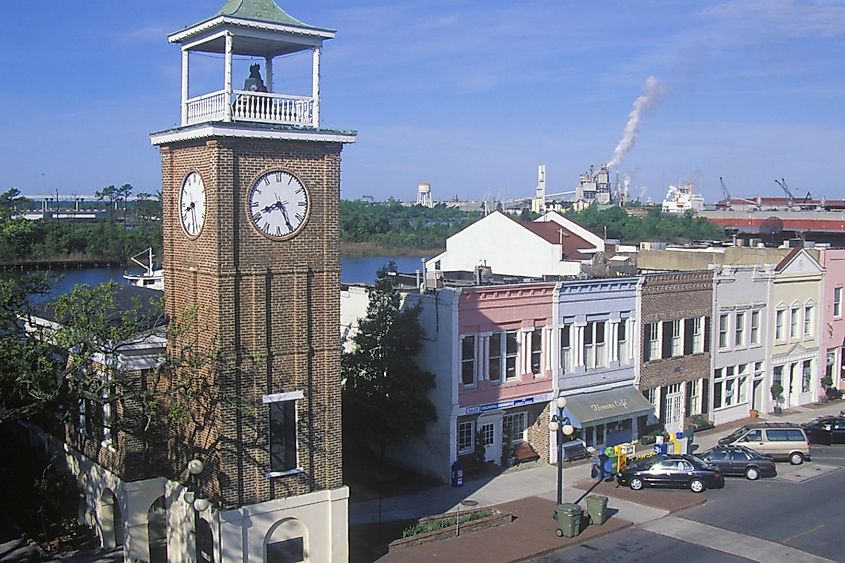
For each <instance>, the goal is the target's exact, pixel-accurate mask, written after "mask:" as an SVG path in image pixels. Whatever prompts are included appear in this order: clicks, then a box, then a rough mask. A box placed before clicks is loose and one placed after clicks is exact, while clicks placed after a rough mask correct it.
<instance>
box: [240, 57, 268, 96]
mask: <svg viewBox="0 0 845 563" xmlns="http://www.w3.org/2000/svg"><path fill="white" fill-rule="evenodd" d="M244 90H246V91H247V92H266V91H267V87H266V86H265V85H264V81H263V80H262V79H261V66H260V65H259V64H258V63H255V64H254V65H250V67H249V78H247V79H246V80H244Z"/></svg>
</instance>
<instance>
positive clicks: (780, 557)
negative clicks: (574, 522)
mask: <svg viewBox="0 0 845 563" xmlns="http://www.w3.org/2000/svg"><path fill="white" fill-rule="evenodd" d="M812 456H813V461H812V462H808V463H805V464H803V465H800V466H790V465H789V464H787V463H779V464H778V473H779V475H778V477H776V478H773V479H763V480H760V481H754V482H752V481H747V480H745V479H742V478H731V479H729V480H728V482H727V484H726V486H725V489H724V490H723V493H725V494H720V495H715V494H714V495H711V496H709V497H708V499H707V502H706V503H705V504H703V505H701V506H698V507H693V508H689V509H686V510H683V511H681V512H678V513H675V514H673V515H670V516H667V517H664V518H661V519H658V520H651V521H648V522H643V523H640V524H638V525H636V527H634V528H629V529H627V530H622V531H620V532H618V533H615V534H613V535H612V536H607V537H603V538H599V539H596V540H591V541H589V542H586V543H584V544H582V545H579V546H575V547H570V548H567V549H564V550H561V551H558V552H557V553H554V554H550V555H547V556H545V557H541V558H538V559H537V561H540V562H543V563H551V562H555V561H608V562H612V561H649V562H654V563H660V562H664V561H665V562H667V563H668V562H676V561H678V560H679V559H681V558H682V559H683V560H684V561H685V563H690V562H693V561H702V562H704V561H714V562H715V561H720V562H721V561H739V560H746V561H747V560H750V561H760V562H766V563H769V562H777V561H783V562H790V563H793V562H796V561H801V562H802V563H803V562H819V563H821V562H827V561H845V552H843V550H842V547H841V546H842V539H841V535H840V534H841V524H840V523H841V518H842V496H841V495H842V493H843V490H845V471H842V469H843V467H845V446H843V445H836V446H813V447H812ZM667 492H668V491H667Z"/></svg>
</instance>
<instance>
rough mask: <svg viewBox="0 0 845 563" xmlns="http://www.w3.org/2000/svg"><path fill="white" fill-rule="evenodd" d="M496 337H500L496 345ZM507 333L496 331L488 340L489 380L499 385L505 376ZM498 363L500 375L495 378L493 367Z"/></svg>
mask: <svg viewBox="0 0 845 563" xmlns="http://www.w3.org/2000/svg"><path fill="white" fill-rule="evenodd" d="M494 339H498V340H499V342H498V345H494V344H495V343H494ZM504 343H505V333H504V332H494V333H493V334H491V335H490V338H489V340H488V346H487V348H488V354H489V355H488V357H487V380H488V381H489V382H490V383H492V384H494V385H498V384H500V383H501V382H502V378H503V377H504V373H505V351H504V347H505V344H504ZM497 364H498V366H497V367H498V370H497V371H498V376H497V378H496V379H493V377H492V373H493V369H492V367H493V366H494V365H497Z"/></svg>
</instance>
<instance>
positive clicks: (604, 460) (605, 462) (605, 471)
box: [599, 451, 613, 481]
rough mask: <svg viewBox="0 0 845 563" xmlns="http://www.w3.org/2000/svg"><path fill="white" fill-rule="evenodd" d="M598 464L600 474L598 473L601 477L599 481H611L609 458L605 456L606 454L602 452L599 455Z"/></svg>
mask: <svg viewBox="0 0 845 563" xmlns="http://www.w3.org/2000/svg"><path fill="white" fill-rule="evenodd" d="M599 462H600V463H601V473H600V475H601V477H600V478H599V479H600V480H602V479H603V480H606V481H612V480H613V477H611V475H610V458H609V457H608V456H607V454H606V453H605V452H604V451H602V452H601V454H599ZM605 478H606V479H605Z"/></svg>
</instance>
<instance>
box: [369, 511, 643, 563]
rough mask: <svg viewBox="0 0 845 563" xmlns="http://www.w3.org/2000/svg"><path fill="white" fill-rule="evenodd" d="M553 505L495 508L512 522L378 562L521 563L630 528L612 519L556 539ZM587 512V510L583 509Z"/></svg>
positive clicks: (395, 553) (388, 557)
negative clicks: (516, 562)
mask: <svg viewBox="0 0 845 563" xmlns="http://www.w3.org/2000/svg"><path fill="white" fill-rule="evenodd" d="M554 506H555V503H554V502H553V501H550V500H546V499H543V498H539V497H527V498H524V499H521V500H517V501H514V502H508V503H505V504H501V505H498V506H496V507H495V508H498V509H500V510H504V511H508V512H511V513H512V514H513V515H514V517H515V518H514V521H513V522H512V523H510V524H507V525H505V526H499V527H497V528H489V529H486V530H479V531H477V532H472V533H468V534H466V535H462V536H460V537H456V538H451V539H448V540H443V541H438V542H433V543H429V544H425V545H421V546H417V547H412V548H405V549H402V550H400V551H395V552H393V553H388V554H387V555H385V556H384V557H382V558H380V559H378V561H380V562H383V563H392V562H398V561H401V562H408V563H415V562H419V563H423V562H425V563H428V562H430V561H450V562H451V561H485V562H499V561H501V562H509V561H524V560H527V559H530V558H533V557H538V556H540V555H542V554H544V553H549V552H552V551H557V550H559V549H563V548H565V547H568V546H570V545H575V544H578V543H582V542H585V541H588V540H590V539H594V538H597V537H599V536H604V535H607V534H611V533H613V532H615V531H617V530H621V529H623V528H627V527H628V526H630V525H631V523H630V522H628V521H627V520H622V519H620V518H614V517H613V516H611V517H610V518H609V519H608V520H607V522H605V523H604V524H603V525H601V526H598V525H590V526H587V527H586V528H583V531H582V532H581V534H580V535H579V536H576V537H574V538H567V537H562V538H559V537H557V534H556V533H555V529H556V528H557V525H556V523H555V520H554V519H553V518H552V514H553V512H554ZM582 509H583V510H585V511H586V508H585V507H583V506H582Z"/></svg>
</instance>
